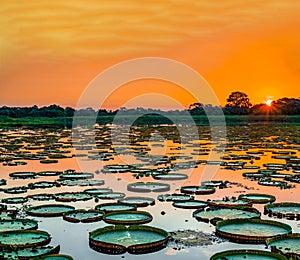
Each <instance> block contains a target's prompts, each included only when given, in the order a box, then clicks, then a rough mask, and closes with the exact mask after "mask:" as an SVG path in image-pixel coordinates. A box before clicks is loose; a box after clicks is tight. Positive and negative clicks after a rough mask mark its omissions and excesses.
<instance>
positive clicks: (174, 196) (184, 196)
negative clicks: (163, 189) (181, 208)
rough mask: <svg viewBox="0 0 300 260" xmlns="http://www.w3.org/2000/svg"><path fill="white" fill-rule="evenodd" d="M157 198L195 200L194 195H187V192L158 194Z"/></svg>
mask: <svg viewBox="0 0 300 260" xmlns="http://www.w3.org/2000/svg"><path fill="white" fill-rule="evenodd" d="M157 199H158V200H159V201H188V200H193V199H194V196H191V195H187V194H175V193H174V194H163V195H158V196H157Z"/></svg>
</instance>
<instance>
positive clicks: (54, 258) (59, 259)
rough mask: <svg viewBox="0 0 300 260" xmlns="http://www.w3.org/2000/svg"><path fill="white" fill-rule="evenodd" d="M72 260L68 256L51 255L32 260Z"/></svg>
mask: <svg viewBox="0 0 300 260" xmlns="http://www.w3.org/2000/svg"><path fill="white" fill-rule="evenodd" d="M72 259H73V257H71V256H69V255H62V254H51V255H45V256H43V257H39V258H33V259H32V260H72Z"/></svg>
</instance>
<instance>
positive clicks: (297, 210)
mask: <svg viewBox="0 0 300 260" xmlns="http://www.w3.org/2000/svg"><path fill="white" fill-rule="evenodd" d="M264 214H266V215H267V214H269V216H276V217H278V218H283V217H284V218H288V219H297V220H300V203H294V202H282V203H273V204H269V205H266V206H265V208H264Z"/></svg>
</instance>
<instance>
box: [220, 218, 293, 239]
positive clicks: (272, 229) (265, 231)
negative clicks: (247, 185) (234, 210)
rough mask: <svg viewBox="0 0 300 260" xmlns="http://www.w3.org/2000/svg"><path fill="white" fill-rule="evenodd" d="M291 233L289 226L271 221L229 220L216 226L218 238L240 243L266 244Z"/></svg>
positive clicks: (222, 221)
mask: <svg viewBox="0 0 300 260" xmlns="http://www.w3.org/2000/svg"><path fill="white" fill-rule="evenodd" d="M291 232H292V228H291V227H290V226H289V225H287V224H284V223H280V222H277V221H271V220H260V219H229V220H221V221H218V223H217V225H216V234H217V235H218V236H221V237H224V238H227V239H229V240H231V241H234V242H238V243H255V244H256V243H265V242H266V239H268V238H271V237H274V236H277V235H283V234H289V233H291Z"/></svg>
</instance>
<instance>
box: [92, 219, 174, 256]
mask: <svg viewBox="0 0 300 260" xmlns="http://www.w3.org/2000/svg"><path fill="white" fill-rule="evenodd" d="M168 240H169V233H168V232H166V231H164V230H162V229H158V228H154V227H150V226H143V225H141V226H129V227H125V226H121V225H119V226H107V227H104V228H99V229H97V230H94V231H92V232H90V235H89V241H90V247H91V248H93V249H94V250H96V251H100V252H103V253H108V254H123V253H125V252H126V251H127V252H129V253H131V254H145V253H149V252H155V251H158V250H160V249H162V248H164V247H166V245H167V242H168Z"/></svg>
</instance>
